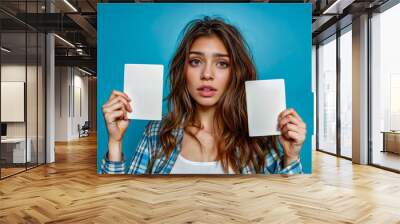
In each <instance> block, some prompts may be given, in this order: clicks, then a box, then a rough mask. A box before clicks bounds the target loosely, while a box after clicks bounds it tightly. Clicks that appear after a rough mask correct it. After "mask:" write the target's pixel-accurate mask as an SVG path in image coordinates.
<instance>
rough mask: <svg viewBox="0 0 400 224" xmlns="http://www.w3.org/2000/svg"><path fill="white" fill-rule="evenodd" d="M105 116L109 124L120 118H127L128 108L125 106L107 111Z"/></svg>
mask: <svg viewBox="0 0 400 224" xmlns="http://www.w3.org/2000/svg"><path fill="white" fill-rule="evenodd" d="M104 117H105V119H106V122H107V123H109V124H110V123H113V122H115V121H118V120H127V119H128V116H127V113H126V110H125V109H124V108H121V109H120V110H115V111H112V112H110V113H107V114H106V115H104Z"/></svg>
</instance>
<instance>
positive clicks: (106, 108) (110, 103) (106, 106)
mask: <svg viewBox="0 0 400 224" xmlns="http://www.w3.org/2000/svg"><path fill="white" fill-rule="evenodd" d="M119 102H121V103H123V105H124V106H125V109H126V110H127V111H129V112H132V107H131V105H130V103H129V102H128V101H127V100H126V99H125V98H124V97H121V96H117V97H116V98H114V99H112V100H111V101H108V102H106V103H105V104H104V105H103V112H110V108H112V106H113V105H115V104H118V103H119Z"/></svg>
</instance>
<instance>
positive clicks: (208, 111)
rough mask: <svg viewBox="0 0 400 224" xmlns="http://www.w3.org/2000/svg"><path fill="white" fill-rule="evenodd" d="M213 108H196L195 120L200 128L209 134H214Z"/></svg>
mask: <svg viewBox="0 0 400 224" xmlns="http://www.w3.org/2000/svg"><path fill="white" fill-rule="evenodd" d="M215 110H216V108H215V107H202V106H199V105H198V106H197V110H196V119H197V121H199V122H200V124H201V127H203V128H204V129H205V131H207V132H209V133H214V115H215Z"/></svg>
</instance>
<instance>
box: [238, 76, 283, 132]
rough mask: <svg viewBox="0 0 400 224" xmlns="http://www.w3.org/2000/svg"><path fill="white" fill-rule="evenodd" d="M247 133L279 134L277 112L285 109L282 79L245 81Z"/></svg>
mask: <svg viewBox="0 0 400 224" xmlns="http://www.w3.org/2000/svg"><path fill="white" fill-rule="evenodd" d="M245 87H246V103H247V116H248V126H249V135H250V136H251V137H253V136H269V135H280V134H281V132H280V131H279V127H278V116H279V113H280V112H282V111H283V110H285V109H286V96H285V81H284V80H283V79H272V80H257V81H246V83H245Z"/></svg>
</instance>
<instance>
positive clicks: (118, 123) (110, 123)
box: [102, 90, 132, 161]
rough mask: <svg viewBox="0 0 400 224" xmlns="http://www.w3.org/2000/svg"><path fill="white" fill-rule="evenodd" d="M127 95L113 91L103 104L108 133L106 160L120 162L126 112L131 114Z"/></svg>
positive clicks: (126, 123) (126, 120) (126, 124)
mask: <svg viewBox="0 0 400 224" xmlns="http://www.w3.org/2000/svg"><path fill="white" fill-rule="evenodd" d="M130 101H131V99H130V98H129V97H128V95H127V94H125V93H122V92H119V91H116V90H113V91H112V93H111V96H110V98H108V101H107V102H106V103H105V104H103V107H102V109H103V115H104V119H105V121H106V127H107V131H108V158H109V160H111V161H121V160H122V158H121V157H122V150H121V149H122V147H121V142H122V138H123V136H124V133H125V131H126V129H127V128H128V125H129V119H128V114H127V112H132V108H131V106H130V104H129V102H130Z"/></svg>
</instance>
